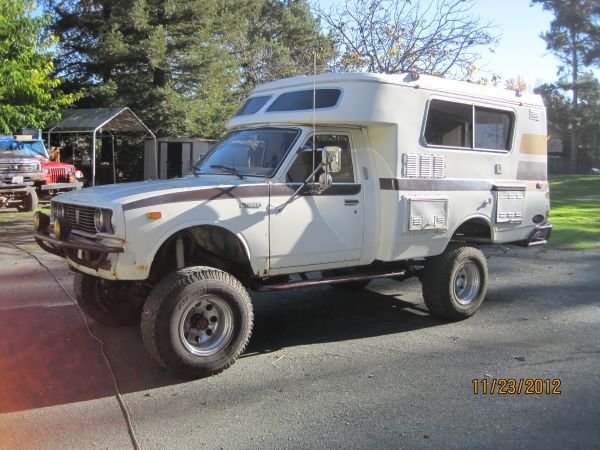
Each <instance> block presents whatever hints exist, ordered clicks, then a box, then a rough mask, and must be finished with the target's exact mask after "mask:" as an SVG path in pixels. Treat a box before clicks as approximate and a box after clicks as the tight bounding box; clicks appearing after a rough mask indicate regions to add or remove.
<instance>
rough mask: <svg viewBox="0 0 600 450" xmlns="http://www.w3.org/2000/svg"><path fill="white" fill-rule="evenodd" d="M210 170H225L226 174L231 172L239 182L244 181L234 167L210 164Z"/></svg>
mask: <svg viewBox="0 0 600 450" xmlns="http://www.w3.org/2000/svg"><path fill="white" fill-rule="evenodd" d="M210 168H211V169H223V170H227V171H228V172H231V173H232V174H234V175H237V176H238V177H239V179H240V180H243V179H244V176H243V175H242V174H241V173H239V172H238V170H237V169H236V168H235V167H231V166H224V165H223V164H211V166H210Z"/></svg>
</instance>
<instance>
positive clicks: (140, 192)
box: [56, 175, 266, 206]
mask: <svg viewBox="0 0 600 450" xmlns="http://www.w3.org/2000/svg"><path fill="white" fill-rule="evenodd" d="M265 181H266V180H265V179H264V178H255V177H247V178H245V179H243V180H241V179H239V178H237V177H236V176H233V175H232V176H229V175H200V176H198V177H194V176H189V177H185V178H176V179H172V180H148V181H139V182H133V183H121V184H109V185H104V186H96V187H88V188H84V189H80V190H76V191H71V192H66V193H64V194H60V195H59V196H58V197H57V198H56V199H57V200H58V201H61V202H64V203H77V204H87V205H104V206H108V205H109V204H111V205H113V206H116V205H123V204H127V203H131V202H135V201H138V200H142V199H148V198H152V197H157V196H163V195H165V194H170V193H174V192H182V191H195V190H201V189H208V188H219V187H225V186H246V185H257V184H264V183H265Z"/></svg>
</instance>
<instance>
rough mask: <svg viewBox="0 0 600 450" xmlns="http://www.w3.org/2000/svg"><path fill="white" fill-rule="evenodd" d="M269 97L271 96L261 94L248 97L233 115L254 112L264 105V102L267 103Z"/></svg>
mask: <svg viewBox="0 0 600 450" xmlns="http://www.w3.org/2000/svg"><path fill="white" fill-rule="evenodd" d="M270 98H271V96H270V95H261V96H259V97H250V98H249V99H248V100H246V103H244V106H242V107H241V108H240V110H239V111H238V112H236V113H235V115H236V116H245V115H248V114H254V113H255V112H257V111H258V110H259V109H260V108H262V107H263V106H264V105H265V103H267V102H268V101H269V99H270Z"/></svg>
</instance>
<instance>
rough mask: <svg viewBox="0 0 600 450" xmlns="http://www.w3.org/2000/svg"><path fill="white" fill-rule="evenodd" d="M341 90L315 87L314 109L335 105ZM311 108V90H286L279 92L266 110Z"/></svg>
mask: <svg viewBox="0 0 600 450" xmlns="http://www.w3.org/2000/svg"><path fill="white" fill-rule="evenodd" d="M341 94H342V91H340V90H339V89H317V90H316V93H315V95H314V97H315V99H314V103H315V108H316V109H323V108H331V107H333V106H335V105H337V102H338V100H339V99H340V95H341ZM306 109H313V90H312V89H307V90H305V91H294V92H286V93H285V94H281V95H280V96H279V97H277V98H276V99H275V101H274V102H273V103H272V104H271V106H269V108H268V109H267V112H273V111H301V110H306Z"/></svg>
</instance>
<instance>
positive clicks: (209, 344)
mask: <svg viewBox="0 0 600 450" xmlns="http://www.w3.org/2000/svg"><path fill="white" fill-rule="evenodd" d="M232 336H233V312H232V310H231V308H230V307H229V305H228V304H227V303H226V302H225V301H224V300H223V299H221V298H219V297H215V296H213V295H204V296H202V297H200V298H198V299H194V300H193V301H191V302H190V303H189V304H188V305H187V306H186V308H185V310H184V311H183V314H182V315H181V317H180V319H179V338H180V340H181V343H182V344H183V346H184V347H185V348H186V350H187V351H188V352H190V353H192V354H193V355H196V356H211V355H214V354H215V353H217V352H219V351H221V350H222V349H223V348H225V347H226V346H227V344H229V342H230V341H231V337H232Z"/></svg>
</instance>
